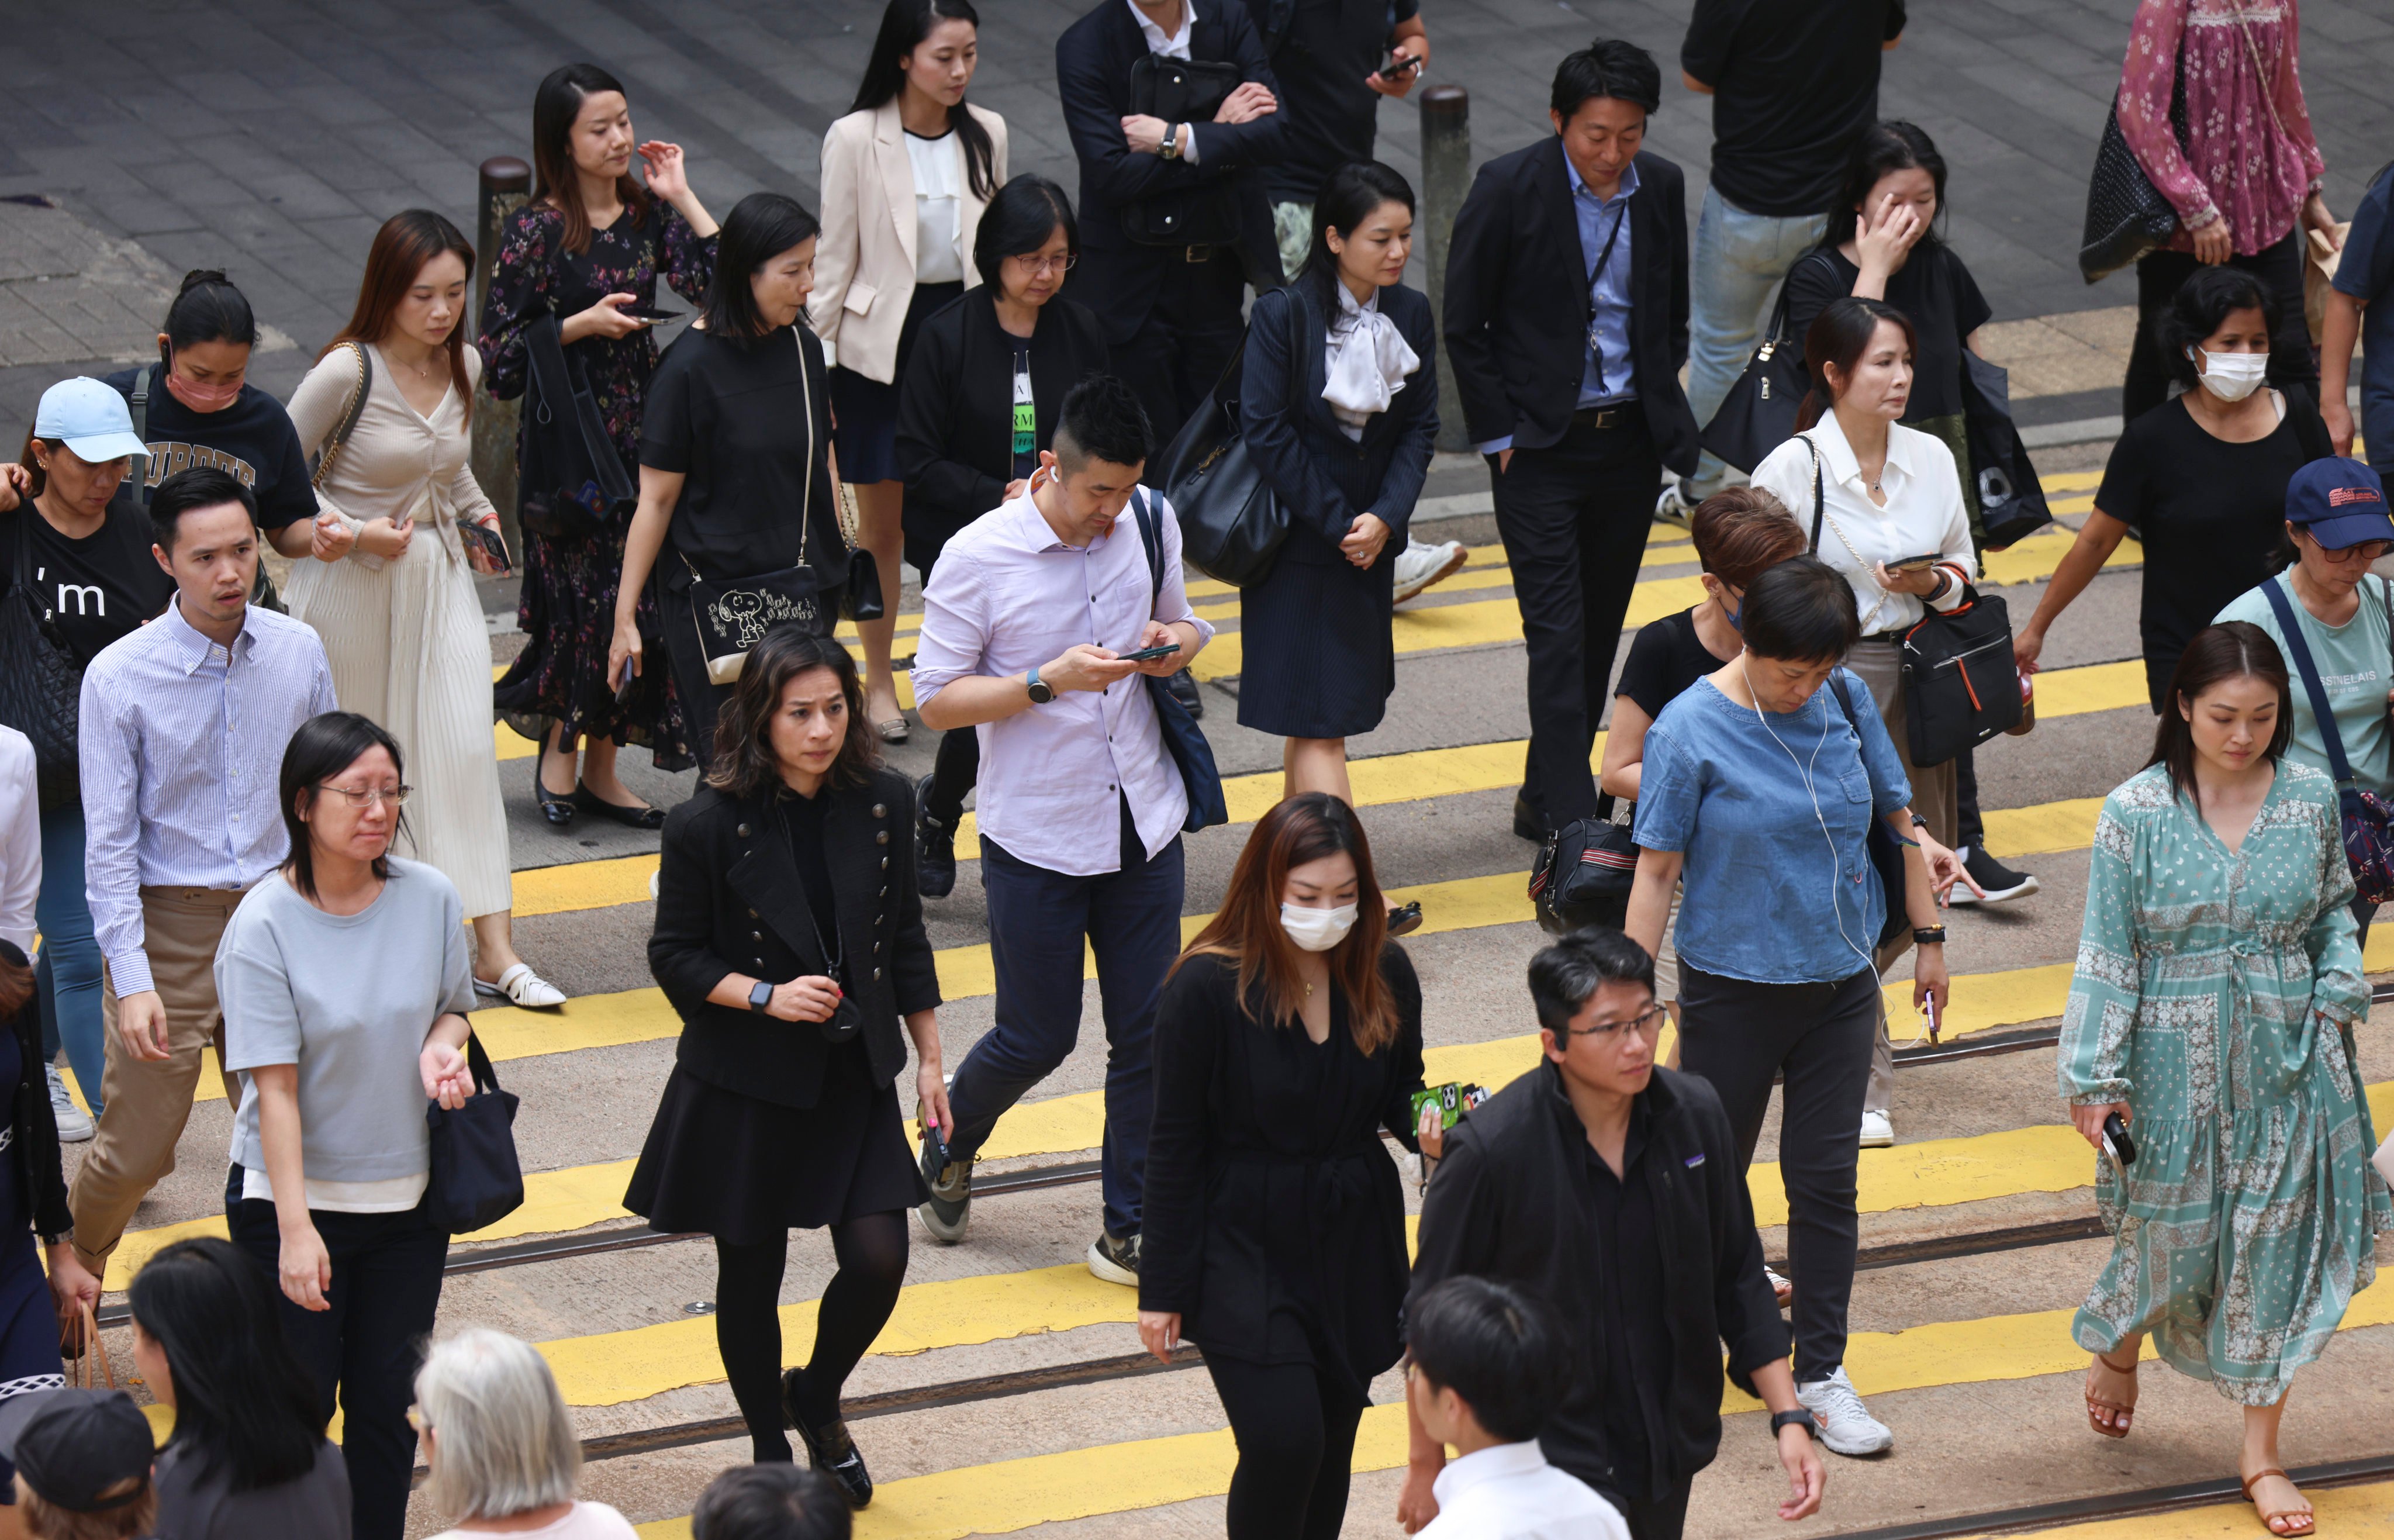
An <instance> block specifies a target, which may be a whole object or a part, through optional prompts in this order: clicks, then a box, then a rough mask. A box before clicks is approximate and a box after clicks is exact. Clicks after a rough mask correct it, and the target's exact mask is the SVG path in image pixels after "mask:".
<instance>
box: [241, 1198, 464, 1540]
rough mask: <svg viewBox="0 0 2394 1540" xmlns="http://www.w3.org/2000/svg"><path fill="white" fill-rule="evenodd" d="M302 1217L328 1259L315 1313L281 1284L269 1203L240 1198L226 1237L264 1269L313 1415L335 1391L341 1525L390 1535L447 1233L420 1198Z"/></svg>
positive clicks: (402, 1505) (404, 1479) (401, 1518)
mask: <svg viewBox="0 0 2394 1540" xmlns="http://www.w3.org/2000/svg"><path fill="white" fill-rule="evenodd" d="M309 1218H310V1219H312V1220H314V1221H315V1225H316V1233H317V1234H318V1235H320V1236H322V1238H323V1241H324V1249H325V1250H326V1251H327V1252H329V1253H330V1254H331V1256H332V1260H333V1282H332V1284H331V1286H330V1287H328V1288H326V1289H325V1290H324V1303H325V1306H326V1307H327V1308H326V1309H324V1310H302V1309H300V1308H299V1307H298V1306H297V1305H296V1304H294V1303H292V1301H291V1299H290V1297H289V1296H287V1295H285V1294H283V1285H282V1282H281V1261H282V1256H283V1232H282V1229H281V1227H280V1226H279V1225H277V1223H276V1222H275V1215H274V1205H273V1204H270V1203H268V1202H266V1201H265V1200H263V1199H260V1198H244V1199H243V1200H242V1201H241V1202H240V1203H238V1204H234V1205H233V1207H232V1211H231V1213H230V1228H231V1231H232V1239H233V1242H234V1244H237V1245H239V1246H240V1247H241V1248H242V1249H243V1251H246V1252H248V1253H249V1254H250V1255H251V1256H252V1257H257V1260H258V1263H259V1265H260V1266H262V1267H264V1268H265V1269H266V1276H267V1280H268V1286H269V1287H270V1288H272V1289H273V1290H274V1295H275V1300H276V1303H277V1304H278V1305H279V1306H280V1307H281V1311H282V1316H283V1338H284V1340H286V1341H288V1342H289V1343H290V1344H291V1350H292V1351H293V1352H294V1353H295V1354H296V1355H297V1357H298V1359H299V1362H300V1365H301V1366H302V1367H303V1368H305V1369H306V1370H307V1371H308V1375H309V1378H310V1379H311V1380H313V1381H314V1382H315V1386H316V1395H317V1399H318V1402H319V1406H320V1408H321V1410H322V1415H324V1416H326V1417H330V1416H331V1415H333V1410H334V1407H335V1404H336V1402H335V1395H336V1394H337V1396H338V1401H337V1405H338V1406H339V1408H340V1412H341V1458H342V1460H343V1461H344V1462H345V1463H347V1465H348V1466H349V1527H350V1533H352V1534H354V1535H355V1536H356V1540H400V1535H401V1533H402V1532H404V1531H405V1529H406V1528H407V1488H408V1481H409V1479H410V1476H411V1473H412V1472H413V1471H414V1468H415V1429H414V1428H411V1427H409V1426H408V1423H407V1409H408V1407H409V1406H410V1405H411V1404H413V1403H414V1400H415V1371H416V1370H417V1369H418V1368H420V1367H421V1366H422V1365H423V1362H424V1354H423V1349H424V1342H425V1339H426V1338H427V1337H428V1336H431V1335H432V1320H433V1316H434V1315H435V1314H436V1313H437V1312H438V1311H439V1310H440V1308H441V1265H442V1264H443V1263H444V1262H446V1261H447V1260H448V1257H449V1237H448V1235H447V1234H446V1233H444V1232H443V1231H439V1230H436V1229H434V1228H433V1225H432V1221H431V1219H430V1218H428V1217H427V1215H426V1214H425V1210H424V1205H423V1204H416V1206H415V1207H414V1208H413V1209H410V1210H409V1211H407V1212H406V1213H404V1214H334V1213H329V1212H325V1211H323V1210H312V1211H310V1213H309Z"/></svg>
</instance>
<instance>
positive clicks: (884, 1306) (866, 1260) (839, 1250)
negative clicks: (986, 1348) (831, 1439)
mask: <svg viewBox="0 0 2394 1540" xmlns="http://www.w3.org/2000/svg"><path fill="white" fill-rule="evenodd" d="M831 1245H832V1253H833V1255H834V1256H835V1257H838V1259H839V1270H838V1271H837V1272H835V1273H833V1274H832V1278H831V1284H830V1286H829V1287H827V1288H825V1289H824V1290H823V1295H822V1304H820V1305H819V1306H817V1307H816V1310H815V1350H814V1356H813V1357H811V1358H809V1359H808V1360H807V1366H806V1372H805V1373H804V1374H803V1375H800V1376H799V1378H798V1381H797V1383H796V1388H795V1395H794V1399H795V1400H796V1403H797V1407H796V1409H797V1414H798V1415H799V1416H801V1417H803V1418H805V1419H806V1423H807V1426H808V1427H809V1428H821V1427H822V1426H824V1425H825V1424H827V1423H829V1422H831V1421H832V1420H833V1419H835V1418H836V1417H837V1416H838V1415H839V1388H840V1385H841V1383H842V1382H843V1381H845V1380H846V1379H847V1378H848V1371H849V1370H851V1369H853V1368H855V1367H856V1361H857V1360H858V1359H861V1358H862V1357H863V1356H864V1350H865V1349H867V1348H870V1347H872V1346H873V1339H874V1338H875V1336H879V1335H881V1328H882V1326H883V1324H884V1323H887V1322H888V1319H889V1312H890V1311H891V1310H894V1309H896V1308H897V1304H898V1288H899V1285H900V1284H901V1283H904V1282H905V1281H906V1216H905V1215H904V1214H902V1213H899V1212H894V1211H893V1212H891V1213H888V1214H867V1215H865V1216H864V1217H863V1218H858V1219H850V1220H848V1222H847V1223H846V1224H836V1225H834V1226H832V1227H831ZM789 1254H790V1244H789V1237H788V1236H786V1235H777V1236H775V1237H774V1238H773V1239H771V1240H769V1241H760V1242H757V1243H756V1244H753V1245H735V1244H732V1243H731V1242H730V1241H727V1240H725V1239H723V1238H722V1237H721V1236H719V1235H718V1236H717V1237H716V1240H715V1345H716V1347H717V1349H719V1350H720V1351H721V1352H722V1354H723V1372H724V1374H725V1375H726V1376H728V1377H729V1378H730V1381H731V1395H732V1399H733V1400H735V1401H737V1402H739V1403H740V1415H741V1416H742V1417H743V1418H745V1419H746V1420H747V1423H748V1438H749V1441H750V1442H751V1444H752V1445H753V1446H754V1448H755V1458H756V1460H757V1461H758V1463H760V1464H761V1463H763V1462H766V1461H770V1460H779V1461H786V1460H788V1459H789V1458H790V1441H789V1437H788V1435H786V1434H784V1433H783V1431H782V1317H781V1311H780V1309H779V1307H780V1303H781V1297H782V1269H783V1264H784V1263H786V1262H787V1261H788V1260H789Z"/></svg>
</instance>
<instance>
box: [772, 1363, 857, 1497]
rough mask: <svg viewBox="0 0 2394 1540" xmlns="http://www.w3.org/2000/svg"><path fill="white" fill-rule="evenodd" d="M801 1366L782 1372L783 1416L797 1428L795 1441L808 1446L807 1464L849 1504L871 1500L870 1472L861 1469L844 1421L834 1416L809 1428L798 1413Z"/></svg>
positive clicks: (804, 1377)
mask: <svg viewBox="0 0 2394 1540" xmlns="http://www.w3.org/2000/svg"><path fill="white" fill-rule="evenodd" d="M806 1374H807V1372H806V1371H805V1370H804V1369H788V1370H784V1371H783V1374H782V1415H783V1417H785V1418H787V1419H788V1421H789V1425H790V1426H791V1427H792V1428H796V1429H797V1430H798V1440H799V1441H800V1442H802V1443H804V1444H805V1445H806V1446H807V1463H808V1464H809V1465H811V1466H813V1467H814V1468H816V1469H817V1470H820V1471H822V1473H823V1474H824V1475H826V1476H828V1477H830V1478H831V1479H832V1484H833V1485H835V1486H836V1487H838V1488H839V1494H840V1495H841V1496H842V1497H845V1498H846V1499H848V1507H852V1508H861V1507H864V1506H866V1505H867V1504H869V1503H871V1502H872V1501H873V1473H872V1472H871V1471H868V1470H866V1469H865V1468H864V1456H863V1455H862V1454H858V1453H857V1449H856V1441H855V1440H854V1439H852V1438H850V1437H848V1424H847V1422H846V1421H845V1420H844V1419H842V1418H839V1417H834V1418H833V1419H832V1420H831V1421H830V1422H829V1423H826V1424H825V1425H824V1426H822V1428H809V1427H808V1426H807V1423H806V1419H805V1418H804V1417H801V1416H799V1415H798V1411H797V1397H796V1394H794V1392H795V1391H796V1389H797V1387H798V1386H799V1385H800V1384H801V1383H803V1382H804V1380H805V1379H806Z"/></svg>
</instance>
